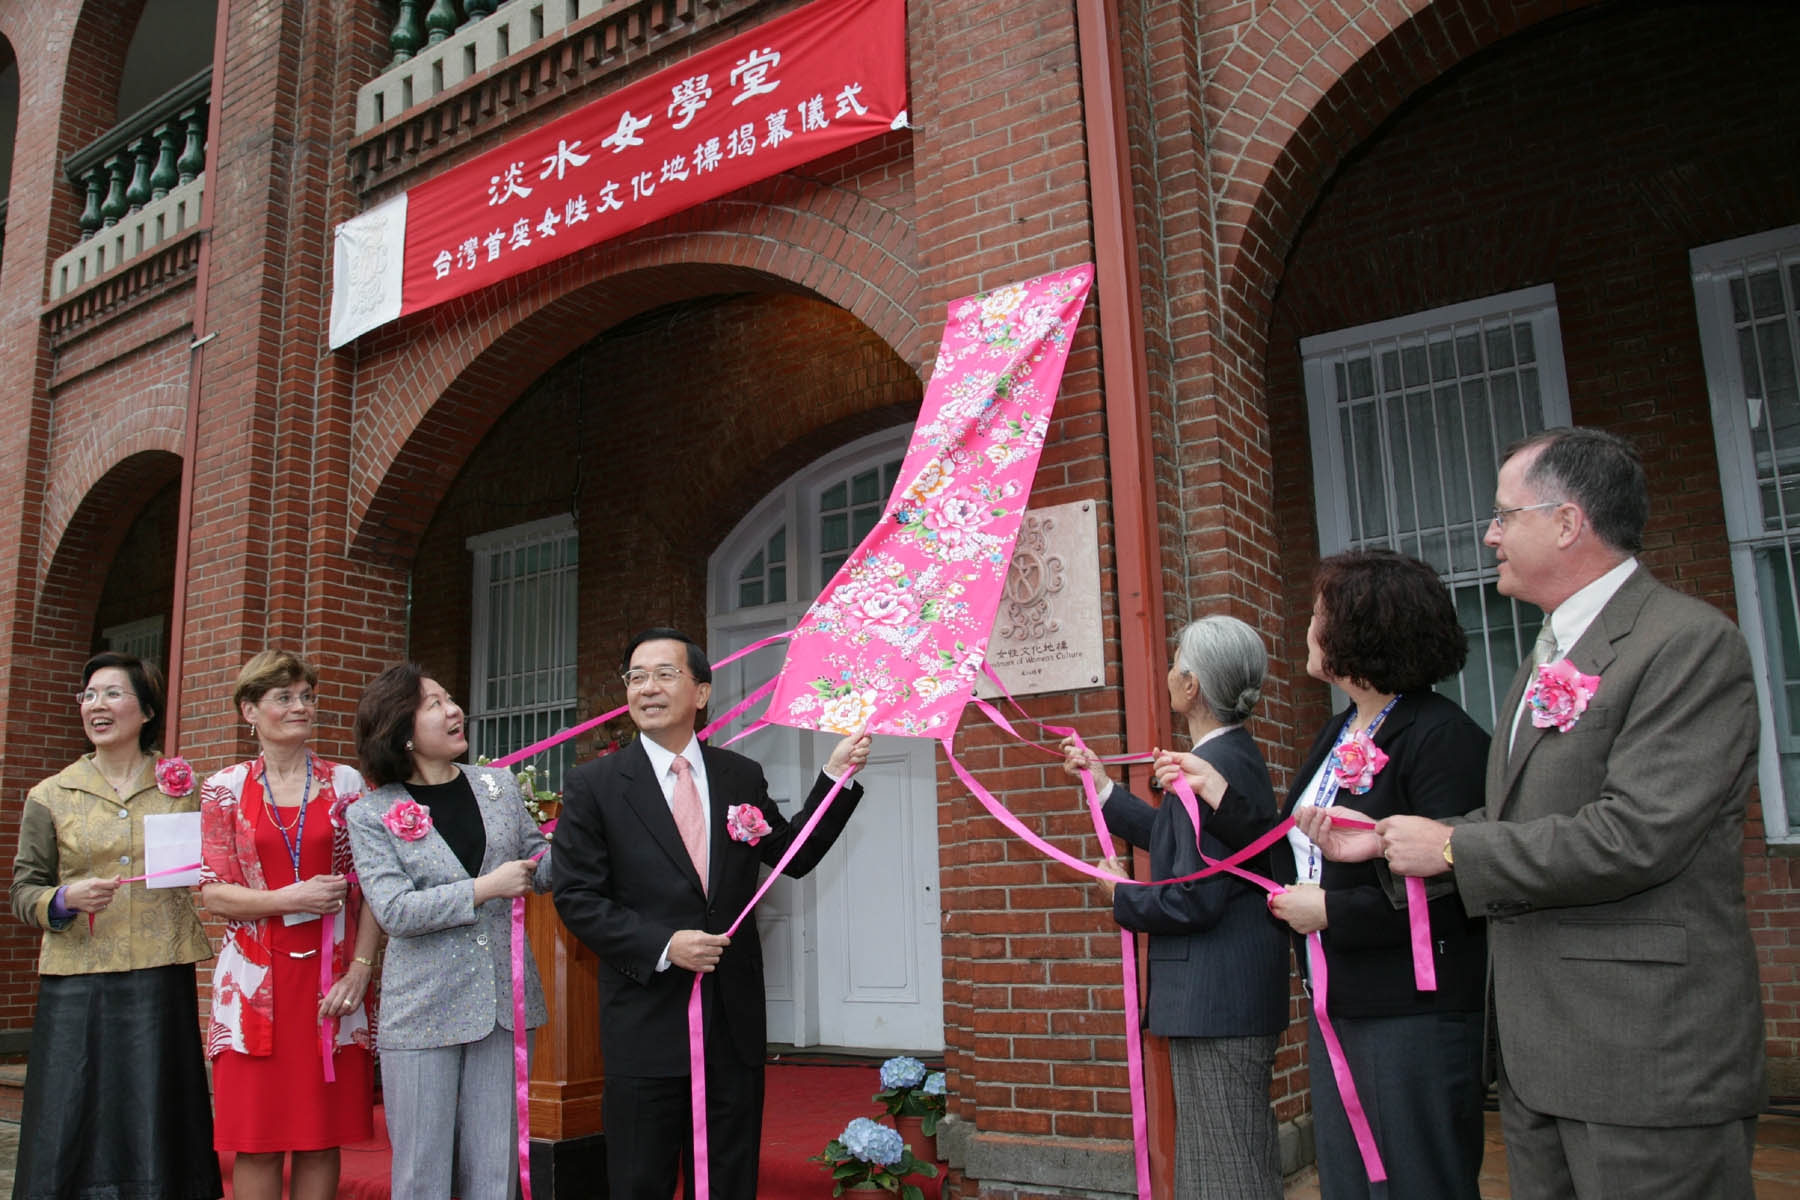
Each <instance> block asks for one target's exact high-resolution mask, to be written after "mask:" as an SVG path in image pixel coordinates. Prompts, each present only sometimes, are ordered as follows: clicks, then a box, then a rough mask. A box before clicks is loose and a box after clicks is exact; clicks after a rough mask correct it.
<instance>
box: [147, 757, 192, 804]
mask: <svg viewBox="0 0 1800 1200" xmlns="http://www.w3.org/2000/svg"><path fill="white" fill-rule="evenodd" d="M156 790H157V791H159V792H161V793H162V794H163V795H165V796H185V795H187V794H188V793H189V792H191V791H193V790H194V768H193V767H191V766H189V765H188V760H187V759H185V758H159V759H157V760H156Z"/></svg>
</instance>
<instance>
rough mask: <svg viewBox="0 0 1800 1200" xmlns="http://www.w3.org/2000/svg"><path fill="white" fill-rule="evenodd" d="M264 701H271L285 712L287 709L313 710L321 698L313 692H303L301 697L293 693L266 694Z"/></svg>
mask: <svg viewBox="0 0 1800 1200" xmlns="http://www.w3.org/2000/svg"><path fill="white" fill-rule="evenodd" d="M263 699H264V700H267V701H269V702H270V703H271V704H273V705H274V706H275V707H276V708H279V709H281V710H283V711H284V712H285V711H286V710H287V709H290V708H296V707H298V708H313V707H316V706H317V705H318V703H319V698H318V697H317V696H315V695H313V694H312V693H311V692H301V693H300V694H299V695H295V694H293V693H292V692H266V693H264V694H263Z"/></svg>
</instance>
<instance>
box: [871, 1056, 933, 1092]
mask: <svg viewBox="0 0 1800 1200" xmlns="http://www.w3.org/2000/svg"><path fill="white" fill-rule="evenodd" d="M924 1082H925V1064H924V1063H922V1062H920V1061H919V1060H918V1059H916V1058H909V1057H908V1056H906V1055H904V1054H902V1055H900V1056H899V1057H897V1058H890V1059H888V1060H887V1061H886V1062H884V1063H882V1064H881V1086H882V1087H884V1088H915V1087H918V1086H919V1085H920V1084H921V1083H924Z"/></svg>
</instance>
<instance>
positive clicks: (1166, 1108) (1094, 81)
mask: <svg viewBox="0 0 1800 1200" xmlns="http://www.w3.org/2000/svg"><path fill="white" fill-rule="evenodd" d="M1075 15H1076V36H1077V39H1078V42H1079V46H1080V53H1081V93H1082V108H1083V110H1084V121H1085V123H1086V130H1085V132H1086V135H1087V136H1086V141H1087V159H1088V186H1089V188H1090V190H1091V193H1092V198H1093V215H1094V258H1095V285H1096V287H1098V289H1099V292H1100V363H1101V389H1102V391H1103V393H1104V395H1105V411H1106V446H1107V451H1106V454H1107V475H1108V478H1109V480H1110V482H1111V492H1112V514H1113V562H1114V570H1115V574H1116V578H1117V580H1118V597H1119V610H1118V611H1119V656H1120V667H1121V676H1122V679H1121V690H1122V691H1123V693H1124V701H1125V736H1126V741H1127V744H1128V745H1129V746H1131V747H1132V748H1133V749H1147V748H1149V747H1150V746H1153V745H1156V746H1166V745H1168V744H1169V740H1170V738H1169V706H1168V703H1167V701H1168V697H1167V696H1166V695H1165V694H1164V693H1163V692H1162V690H1161V686H1162V683H1163V678H1164V674H1165V672H1164V669H1163V666H1162V663H1163V660H1164V657H1165V654H1166V652H1167V645H1168V634H1167V631H1166V627H1165V618H1164V615H1163V602H1162V537H1161V531H1160V530H1159V528H1158V526H1157V521H1156V476H1155V463H1154V462H1153V456H1152V453H1151V450H1152V447H1151V439H1150V374H1149V369H1148V367H1147V365H1146V362H1145V354H1144V326H1143V316H1142V293H1141V292H1140V290H1139V280H1138V257H1137V256H1138V242H1137V224H1136V219H1135V208H1134V206H1133V202H1132V192H1131V164H1130V160H1129V157H1128V151H1127V147H1128V143H1127V141H1126V137H1125V71H1124V65H1123V62H1122V60H1121V57H1120V53H1119V39H1118V28H1119V22H1118V8H1117V2H1116V0H1075ZM1127 775H1128V780H1129V783H1130V785H1131V787H1132V789H1133V790H1134V791H1135V792H1136V793H1137V794H1138V795H1140V796H1141V795H1148V794H1149V791H1148V783H1149V771H1148V768H1146V767H1143V766H1139V767H1135V768H1133V769H1132V770H1131V771H1129V772H1128V773H1127ZM1147 867H1148V856H1139V859H1138V876H1139V878H1144V879H1147V878H1149V876H1148V875H1147V874H1146V873H1145V872H1146V870H1147ZM1144 945H1145V939H1143V938H1139V939H1138V947H1139V955H1138V962H1139V965H1140V977H1139V978H1140V983H1141V982H1142V979H1143V976H1142V964H1143V963H1144V961H1145V956H1144V953H1143V950H1144ZM1140 994H1142V993H1141V989H1140ZM1145 1049H1146V1053H1145V1056H1144V1091H1145V1105H1146V1110H1147V1117H1148V1123H1149V1141H1150V1171H1151V1186H1152V1188H1153V1190H1154V1193H1155V1194H1156V1195H1157V1196H1159V1197H1167V1196H1172V1195H1174V1171H1175V1168H1174V1162H1173V1156H1172V1154H1171V1150H1172V1148H1173V1147H1174V1144H1175V1112H1174V1089H1173V1086H1172V1085H1171V1083H1170V1078H1169V1050H1168V1043H1167V1042H1166V1041H1165V1040H1164V1039H1162V1038H1147V1039H1146V1046H1145Z"/></svg>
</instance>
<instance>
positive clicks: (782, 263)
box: [350, 177, 926, 559]
mask: <svg viewBox="0 0 1800 1200" xmlns="http://www.w3.org/2000/svg"><path fill="white" fill-rule="evenodd" d="M912 260H913V254H912V227H911V225H910V223H909V222H908V221H907V220H906V219H905V218H904V217H902V216H901V215H899V214H897V213H895V212H893V211H892V210H890V209H886V208H884V207H882V206H880V205H879V204H876V203H874V202H872V201H870V200H868V199H867V198H865V197H862V196H859V195H857V194H855V193H853V192H850V191H845V190H840V189H835V188H827V187H819V186H818V185H815V184H812V183H808V182H806V181H803V180H797V179H793V178H789V177H783V178H779V179H775V180H770V181H768V182H767V183H765V184H762V185H758V186H757V187H755V188H752V189H749V190H748V191H746V192H744V193H739V194H737V195H734V196H732V197H729V198H727V199H724V200H720V201H715V202H713V203H710V204H706V205H701V206H699V207H697V208H694V209H692V210H689V211H688V212H686V213H683V214H681V215H680V216H678V217H675V218H672V219H671V220H669V221H666V222H663V223H661V224H659V225H657V226H654V227H652V229H651V230H650V231H649V232H646V233H644V234H640V235H638V236H636V237H633V238H630V239H626V240H623V241H620V242H617V243H612V244H609V245H606V246H601V247H598V248H597V249H596V250H594V251H593V252H590V253H588V254H584V255H578V256H576V257H574V258H571V259H570V260H569V261H568V262H566V263H564V264H560V265H558V266H556V267H553V268H547V269H545V270H544V271H541V272H537V273H534V274H532V275H529V276H525V277H522V278H521V279H519V280H513V281H509V282H507V283H504V284H500V285H497V286H496V287H493V288H490V289H488V290H487V291H484V292H481V293H479V294H478V295H476V296H475V297H472V298H471V299H470V300H469V301H467V302H464V303H462V304H460V305H458V306H455V308H456V310H457V311H456V313H455V315H454V316H451V317H448V318H447V317H445V316H444V315H441V314H433V313H423V314H420V315H419V316H418V317H415V318H411V319H409V320H406V321H403V322H401V323H400V324H399V325H398V326H397V327H396V328H395V329H393V330H390V331H388V332H386V333H384V334H381V335H377V336H376V337H374V338H370V339H367V340H368V341H369V342H370V343H371V345H370V346H369V347H368V348H365V349H364V350H363V352H362V356H361V360H360V361H359V362H358V364H357V379H358V383H357V392H358V394H359V395H367V396H369V397H370V399H369V401H368V403H366V404H359V405H358V411H357V417H356V424H355V429H354V433H353V443H352V444H353V452H352V459H351V476H350V482H351V497H350V538H351V542H352V544H353V545H354V546H355V547H356V548H357V549H359V550H363V551H368V552H375V553H381V554H385V555H392V556H395V557H398V558H403V559H404V558H409V557H410V556H411V555H412V553H413V550H414V547H415V546H416V544H417V541H418V537H419V535H420V533H421V532H422V531H423V530H424V528H425V526H426V525H427V523H428V522H429V521H430V519H431V515H432V513H433V511H434V510H435V509H436V507H437V504H438V501H439V500H440V499H441V498H442V496H443V494H444V492H445V490H446V489H447V488H448V486H449V484H450V482H451V480H452V479H453V478H454V476H455V474H456V472H457V470H458V469H459V468H460V467H461V465H462V463H463V461H464V460H465V459H466V458H467V457H468V455H469V453H470V451H471V450H473V449H474V447H475V445H476V444H477V443H478V442H479V441H480V439H481V437H482V436H483V435H484V434H485V433H486V431H487V430H488V429H489V428H490V427H491V425H492V424H493V422H494V420H495V419H496V418H497V417H498V416H499V415H500V414H501V413H502V412H504V411H505V410H506V409H507V407H508V406H510V405H511V404H512V403H513V401H514V400H516V399H517V398H518V397H519V395H520V394H521V393H523V391H524V390H525V388H526V387H528V386H529V385H530V384H531V383H532V381H533V380H534V379H536V378H537V377H538V376H539V375H540V374H541V373H542V372H543V370H544V369H546V368H547V367H548V366H549V365H550V364H552V363H555V362H558V361H560V360H561V359H562V358H563V357H564V356H565V355H567V354H569V353H570V352H572V351H573V350H575V349H576V348H577V347H579V346H580V345H582V344H584V343H585V342H587V341H588V340H590V339H591V338H592V337H594V336H595V335H596V334H598V333H600V332H602V331H603V330H605V329H607V328H609V327H611V326H613V325H616V324H617V323H618V322H620V321H622V320H625V319H626V318H628V317H631V316H634V315H636V314H637V313H640V312H644V311H646V310H648V309H651V308H655V307H658V306H660V305H663V304H668V303H671V302H673V301H678V300H683V299H689V298H693V297H698V296H703V295H708V294H713V293H718V292H734V291H735V292H744V291H760V292H767V291H786V292H797V293H806V294H812V295H815V296H817V297H819V298H821V299H823V300H826V301H828V302H830V303H833V304H836V305H838V306H839V307H840V308H843V309H844V310H846V311H847V312H849V313H850V314H852V315H853V316H855V317H856V318H857V319H859V320H860V321H862V322H863V323H864V324H865V325H867V326H868V327H869V328H870V329H871V330H872V331H873V332H874V333H875V334H876V335H877V336H879V337H880V338H882V339H883V340H884V341H885V342H886V343H887V344H888V345H889V346H891V347H893V349H894V350H895V352H896V353H898V354H899V355H900V356H901V357H902V358H903V359H904V360H905V361H907V362H909V363H912V364H914V366H915V369H920V370H921V371H922V369H923V366H924V364H925V359H926V348H925V341H924V339H925V334H924V331H923V330H922V329H921V328H920V325H919V323H918V319H917V314H918V311H919V306H920V303H921V301H920V297H919V281H918V277H917V274H916V272H915V271H914V269H913V265H912Z"/></svg>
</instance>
